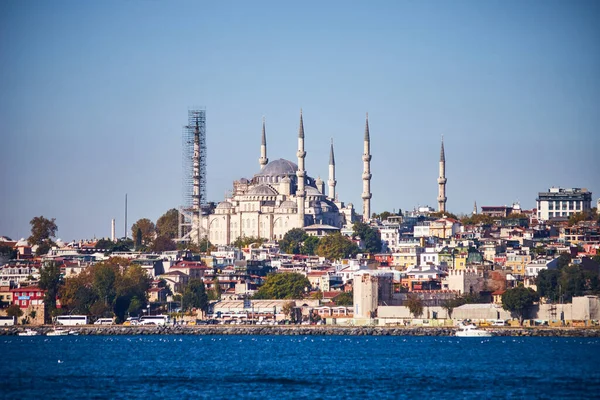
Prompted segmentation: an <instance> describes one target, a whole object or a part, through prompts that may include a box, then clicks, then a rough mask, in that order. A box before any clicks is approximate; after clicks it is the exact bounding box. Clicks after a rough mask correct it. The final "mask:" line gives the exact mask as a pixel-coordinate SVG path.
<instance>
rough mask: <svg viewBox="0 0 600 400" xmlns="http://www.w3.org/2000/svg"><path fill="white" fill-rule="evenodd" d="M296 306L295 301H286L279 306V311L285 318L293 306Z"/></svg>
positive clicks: (288, 315) (292, 310)
mask: <svg viewBox="0 0 600 400" xmlns="http://www.w3.org/2000/svg"><path fill="white" fill-rule="evenodd" d="M295 307H296V302H295V301H286V302H285V303H284V304H283V306H281V312H282V313H283V315H285V317H286V318H288V319H289V318H290V317H291V316H292V313H293V312H294V308H295Z"/></svg>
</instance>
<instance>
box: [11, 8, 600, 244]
mask: <svg viewBox="0 0 600 400" xmlns="http://www.w3.org/2000/svg"><path fill="white" fill-rule="evenodd" d="M598 38H600V2H598V1H594V0H590V1H562V0H559V1H554V0H547V1H537V0H535V1H533V0H521V1H511V0H505V1H495V0H485V1H475V0H473V1H462V0H457V1H447V0H443V1H442V0H440V1H427V0H426V1H402V0H399V1H389V2H387V1H369V2H367V1H364V2H358V1H356V2H348V1H326V2H323V1H303V2H280V1H272V2H268V1H260V0H257V1H251V2H249V1H219V2H216V1H189V2H188V1H182V0H176V1H171V2H167V1H133V0H129V1H86V2H81V1H66V0H58V1H53V2H48V1H17V0H5V1H2V2H0V143H1V145H0V185H1V186H0V187H1V189H0V235H5V236H9V237H11V238H13V239H18V238H21V237H27V236H29V234H30V225H29V221H30V220H31V219H32V218H33V217H35V216H40V215H43V216H44V217H46V218H56V223H57V225H58V232H57V238H61V239H62V240H64V241H70V240H79V239H91V238H94V237H96V238H100V237H108V236H110V226H111V220H112V219H113V218H114V219H116V224H117V235H118V236H123V234H124V230H125V227H124V208H125V207H124V201H125V194H126V193H127V196H128V225H129V227H130V226H131V225H132V224H133V223H134V222H135V221H136V220H137V219H139V218H149V219H151V220H153V221H156V219H158V217H160V216H161V215H162V214H163V213H165V212H166V211H167V210H168V209H170V208H176V207H178V206H179V205H180V204H181V203H182V138H181V135H182V127H183V126H184V125H185V124H186V122H187V112H188V109H191V108H195V107H204V108H206V115H207V147H208V157H207V181H208V182H207V195H208V199H209V200H211V201H216V202H218V201H221V200H223V198H224V196H225V193H226V191H228V190H231V189H232V182H233V180H236V179H239V178H241V177H246V178H251V177H252V176H253V175H254V174H255V173H257V172H258V171H259V164H258V158H259V157H260V135H261V127H262V118H263V116H264V117H265V118H266V132H267V146H268V157H269V159H270V160H275V159H278V158H285V159H289V160H292V161H294V162H296V150H297V132H298V122H299V114H300V109H301V108H302V110H303V118H304V128H305V138H306V139H305V146H306V151H307V157H306V169H307V172H308V174H309V175H310V176H312V177H314V178H317V177H318V176H320V177H321V178H322V179H324V180H325V181H326V180H327V174H328V161H329V143H330V140H331V139H333V141H334V146H335V156H336V163H337V166H336V175H337V176H336V178H337V182H338V183H337V193H338V194H339V198H340V200H342V201H344V202H346V203H349V202H351V203H353V204H354V206H355V208H356V210H357V212H359V213H362V201H361V197H360V196H361V192H362V182H361V175H362V158H361V156H362V150H363V141H362V140H363V136H364V126H365V114H366V113H367V112H368V113H369V126H370V136H371V153H372V156H373V159H372V162H371V171H372V174H373V178H372V183H371V191H372V193H373V198H372V201H371V209H372V211H373V212H382V211H386V210H387V211H394V210H395V211H397V210H398V209H402V210H411V209H413V208H414V207H418V206H424V205H429V206H432V207H437V202H436V198H437V190H438V186H437V177H438V161H439V153H440V141H441V137H442V135H443V137H444V146H445V149H446V177H447V179H448V183H447V197H448V201H447V209H448V210H449V211H451V212H453V213H457V214H461V213H470V212H471V210H472V209H473V204H474V202H475V201H476V202H477V205H478V206H484V205H510V204H512V203H513V202H516V201H518V202H520V204H521V206H522V207H523V208H525V209H530V208H533V207H535V199H536V197H537V194H538V192H543V191H546V190H547V189H548V188H550V187H552V186H560V187H585V188H588V189H589V190H591V191H592V192H593V199H594V200H593V203H595V202H596V200H597V199H598V198H600V161H599V158H598V149H599V148H600V146H599V145H600V132H599V128H600V106H599V105H600V41H599V40H598ZM129 235H131V234H130V233H129Z"/></svg>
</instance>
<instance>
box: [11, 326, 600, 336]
mask: <svg viewBox="0 0 600 400" xmlns="http://www.w3.org/2000/svg"><path fill="white" fill-rule="evenodd" d="M26 328H28V329H32V330H34V331H37V332H38V334H39V335H45V334H46V333H48V332H49V331H51V330H52V329H53V328H52V327H51V326H38V327H22V326H18V327H16V326H13V327H3V328H0V336H8V335H17V334H18V333H19V332H23V331H24V330H25V329H26ZM65 329H68V330H71V331H76V332H77V333H78V334H79V335H81V336H88V335H105V336H108V335H297V336H311V335H322V336H335V335H348V336H454V334H455V332H456V330H457V329H456V328H450V327H427V328H424V327H406V328H404V327H364V326H363V327H339V326H337V327H331V326H175V327H173V326H154V327H136V326H129V327H124V326H102V327H94V326H85V327H65ZM486 330H488V331H491V332H493V333H494V336H555V337H600V328H512V327H511V328H487V329H486Z"/></svg>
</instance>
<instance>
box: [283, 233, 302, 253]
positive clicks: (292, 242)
mask: <svg viewBox="0 0 600 400" xmlns="http://www.w3.org/2000/svg"><path fill="white" fill-rule="evenodd" d="M306 239H308V235H307V234H306V232H305V231H304V229H301V228H293V229H290V230H289V231H287V232H286V233H285V235H283V239H281V240H280V241H279V248H280V249H281V250H282V251H283V252H284V253H286V254H300V253H301V247H302V243H303V242H304V241H305V240H306Z"/></svg>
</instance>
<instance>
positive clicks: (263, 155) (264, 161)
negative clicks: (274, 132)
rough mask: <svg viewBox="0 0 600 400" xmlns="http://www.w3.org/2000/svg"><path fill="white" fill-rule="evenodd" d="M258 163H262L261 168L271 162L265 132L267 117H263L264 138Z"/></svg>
mask: <svg viewBox="0 0 600 400" xmlns="http://www.w3.org/2000/svg"><path fill="white" fill-rule="evenodd" d="M258 163H259V164H260V169H263V168H264V167H265V165H267V164H268V163H269V159H268V158H267V134H266V132H265V117H263V125H262V139H261V142H260V158H259V159H258Z"/></svg>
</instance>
